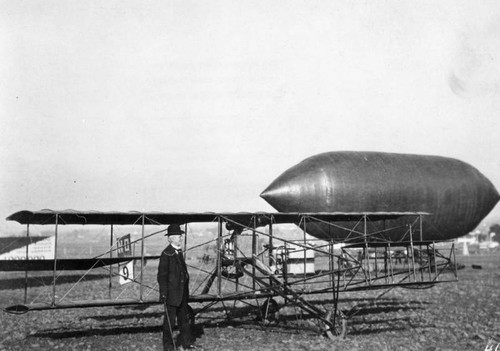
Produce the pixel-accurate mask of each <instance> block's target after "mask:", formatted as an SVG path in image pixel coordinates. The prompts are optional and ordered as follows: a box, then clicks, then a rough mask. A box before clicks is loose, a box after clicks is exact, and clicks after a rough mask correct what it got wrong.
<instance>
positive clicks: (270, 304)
mask: <svg viewBox="0 0 500 351" xmlns="http://www.w3.org/2000/svg"><path fill="white" fill-rule="evenodd" d="M279 309H280V308H279V305H278V303H277V302H276V301H275V300H274V299H267V300H266V302H264V304H263V305H262V306H261V308H260V315H261V317H262V321H263V322H264V323H266V324H269V323H271V322H276V321H277V320H278V319H279Z"/></svg>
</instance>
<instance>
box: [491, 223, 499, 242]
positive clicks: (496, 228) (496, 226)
mask: <svg viewBox="0 0 500 351" xmlns="http://www.w3.org/2000/svg"><path fill="white" fill-rule="evenodd" d="M490 233H495V236H493V237H492V238H491V240H494V241H497V242H499V243H500V224H493V225H492V226H491V227H490Z"/></svg>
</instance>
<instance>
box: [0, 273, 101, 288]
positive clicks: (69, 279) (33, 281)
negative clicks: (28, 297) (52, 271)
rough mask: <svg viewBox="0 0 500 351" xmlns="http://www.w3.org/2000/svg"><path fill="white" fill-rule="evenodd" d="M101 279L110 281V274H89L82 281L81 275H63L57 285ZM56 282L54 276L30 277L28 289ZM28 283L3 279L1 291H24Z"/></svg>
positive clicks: (23, 280)
mask: <svg viewBox="0 0 500 351" xmlns="http://www.w3.org/2000/svg"><path fill="white" fill-rule="evenodd" d="M101 279H109V274H108V275H106V274H87V275H86V276H85V278H83V279H82V275H81V274H71V275H61V276H59V277H57V280H56V285H59V284H74V283H76V282H78V281H79V280H81V281H94V280H101ZM53 281H54V276H53V275H44V276H38V277H28V289H29V288H36V287H40V286H48V285H49V286H50V285H52V283H53ZM25 283H26V279H25V278H24V277H22V278H7V279H2V284H1V285H0V290H15V289H24V284H25Z"/></svg>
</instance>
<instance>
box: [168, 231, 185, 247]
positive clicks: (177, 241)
mask: <svg viewBox="0 0 500 351" xmlns="http://www.w3.org/2000/svg"><path fill="white" fill-rule="evenodd" d="M168 240H169V241H170V242H171V243H172V244H174V245H175V246H178V247H180V246H181V243H182V235H181V234H179V235H170V236H169V237H168Z"/></svg>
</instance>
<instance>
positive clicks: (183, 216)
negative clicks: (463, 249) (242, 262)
mask: <svg viewBox="0 0 500 351" xmlns="http://www.w3.org/2000/svg"><path fill="white" fill-rule="evenodd" d="M408 215H428V213H425V212H308V213H296V212H293V213H292V212H288V213H282V212H276V213H268V212H217V213H216V212H186V213H177V212H137V211H131V212H99V211H76V210H63V211H53V210H41V211H19V212H16V213H13V214H12V215H10V216H9V217H7V220H8V221H16V222H19V223H21V224H42V225H43V224H63V225H64V224H102V225H110V224H117V225H142V224H144V225H167V224H173V223H176V224H184V223H195V222H216V221H218V220H219V219H220V220H222V221H224V222H227V221H231V222H234V223H238V224H240V225H243V226H246V227H257V226H263V225H267V224H269V223H299V222H301V221H302V220H304V219H305V218H306V219H310V220H321V221H327V222H345V221H358V220H361V219H362V218H363V217H365V216H366V217H368V218H369V219H370V221H377V220H386V219H395V218H398V217H401V216H408Z"/></svg>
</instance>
